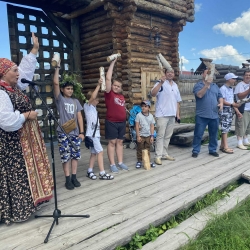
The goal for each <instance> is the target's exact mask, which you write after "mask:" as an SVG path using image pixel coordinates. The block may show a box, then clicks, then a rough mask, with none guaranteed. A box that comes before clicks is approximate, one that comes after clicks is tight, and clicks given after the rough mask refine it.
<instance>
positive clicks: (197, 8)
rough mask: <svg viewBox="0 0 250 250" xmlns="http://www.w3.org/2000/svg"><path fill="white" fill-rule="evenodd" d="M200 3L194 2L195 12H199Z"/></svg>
mask: <svg viewBox="0 0 250 250" xmlns="http://www.w3.org/2000/svg"><path fill="white" fill-rule="evenodd" d="M201 6H202V3H196V4H195V5H194V10H195V12H199V11H200V10H201Z"/></svg>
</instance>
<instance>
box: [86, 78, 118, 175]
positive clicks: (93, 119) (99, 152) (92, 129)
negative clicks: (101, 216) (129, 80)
mask: <svg viewBox="0 0 250 250" xmlns="http://www.w3.org/2000/svg"><path fill="white" fill-rule="evenodd" d="M101 84H102V79H99V81H98V85H97V86H96V88H95V90H94V92H93V93H91V92H89V93H88V98H89V101H88V103H85V104H84V106H83V107H84V113H85V117H86V121H87V131H86V137H87V136H88V137H90V138H91V139H92V140H93V145H94V147H91V148H90V152H91V155H90V159H89V168H88V172H87V177H89V178H90V179H92V180H96V178H97V177H96V175H95V174H94V171H93V168H94V164H95V160H96V156H97V162H98V166H99V171H100V173H99V179H101V180H113V179H114V176H112V175H109V174H107V173H106V172H105V170H104V163H103V148H102V145H101V143H100V137H101V136H100V123H99V118H98V113H97V110H96V105H97V104H98V103H99V98H98V91H99V89H100V86H101ZM93 135H94V137H93Z"/></svg>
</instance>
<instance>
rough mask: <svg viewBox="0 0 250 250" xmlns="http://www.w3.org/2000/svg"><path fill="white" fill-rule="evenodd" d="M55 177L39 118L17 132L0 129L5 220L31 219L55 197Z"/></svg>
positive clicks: (0, 207) (0, 212) (0, 209)
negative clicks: (40, 206)
mask: <svg viewBox="0 0 250 250" xmlns="http://www.w3.org/2000/svg"><path fill="white" fill-rule="evenodd" d="M52 190H53V180H52V175H51V171H50V165H49V161H48V156H47V154H46V148H45V145H44V141H43V139H42V136H41V131H40V128H39V127H38V124H37V121H28V122H25V124H24V127H23V128H22V129H21V130H19V131H15V132H5V131H4V130H2V129H0V216H1V222H4V223H6V224H9V223H10V222H21V221H25V220H27V219H28V218H29V217H30V216H31V215H32V214H33V213H34V212H35V211H36V206H38V205H40V204H41V203H43V202H45V201H48V200H50V199H51V198H52Z"/></svg>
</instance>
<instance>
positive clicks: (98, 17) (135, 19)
mask: <svg viewBox="0 0 250 250" xmlns="http://www.w3.org/2000/svg"><path fill="white" fill-rule="evenodd" d="M170 5H171V6H170ZM170 8H172V9H170ZM189 9H191V10H193V0H187V1H183V0H171V1H163V0H153V1H150V2H149V1H143V0H124V1H112V2H111V1H110V2H106V3H105V4H104V5H103V6H101V7H99V8H98V9H96V10H95V11H92V12H89V13H87V14H85V15H84V16H82V17H81V18H80V41H81V60H82V63H81V65H82V72H83V86H84V93H87V92H88V91H90V90H93V89H94V88H95V86H96V84H97V81H98V79H99V67H101V66H103V67H104V68H105V72H107V69H108V67H109V63H108V62H107V60H106V58H107V56H109V55H111V54H112V53H118V52H119V53H121V54H122V57H121V59H119V60H117V63H116V65H115V68H114V74H113V77H114V78H117V77H118V78H121V79H122V81H123V91H124V95H125V98H126V102H127V103H129V104H130V106H132V105H133V104H139V103H140V102H141V100H142V91H141V68H142V67H144V68H145V67H147V68H154V69H155V68H158V62H157V60H156V54H157V53H161V54H162V55H163V56H164V57H165V58H166V59H167V60H168V62H169V63H170V64H171V66H172V67H173V68H174V70H175V73H176V79H175V80H177V78H178V75H179V55H178V47H179V43H178V37H179V32H180V31H181V30H182V29H183V26H184V25H185V24H186V19H187V18H190V17H191V16H192V12H190V11H189V12H188V10H189ZM149 11H150V12H149ZM163 12H164V13H163ZM167 12H168V14H169V15H166V13H167ZM171 13H172V14H171ZM159 14H160V15H159ZM163 14H165V15H163ZM154 26H157V27H158V30H157V29H154V30H152V27H154ZM151 31H152V37H154V36H155V34H156V31H158V32H159V33H160V36H161V43H160V45H159V46H155V44H154V40H153V39H152V40H151V41H150V40H149V35H150V32H151ZM98 111H99V116H100V122H101V135H104V126H103V125H102V124H103V122H104V118H105V115H106V107H105V103H104V94H103V93H101V100H100V104H99V107H98ZM127 136H128V134H127Z"/></svg>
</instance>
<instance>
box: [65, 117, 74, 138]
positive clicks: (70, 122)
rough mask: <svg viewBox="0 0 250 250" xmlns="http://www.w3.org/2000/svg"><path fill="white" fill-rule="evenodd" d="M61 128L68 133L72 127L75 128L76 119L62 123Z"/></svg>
mask: <svg viewBox="0 0 250 250" xmlns="http://www.w3.org/2000/svg"><path fill="white" fill-rule="evenodd" d="M62 128H63V130H64V131H65V133H66V134H68V133H70V132H71V131H73V130H74V129H76V121H75V119H70V120H68V121H67V122H65V123H64V124H63V125H62Z"/></svg>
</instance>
